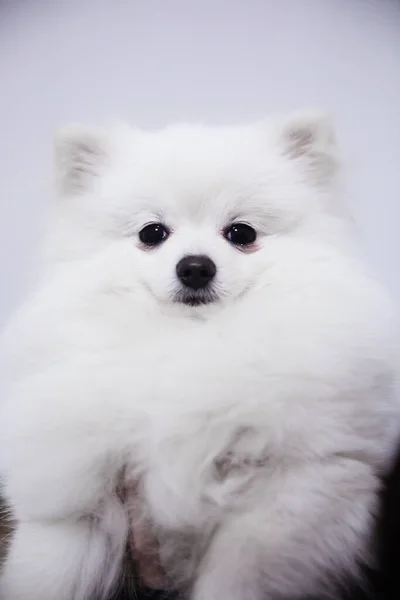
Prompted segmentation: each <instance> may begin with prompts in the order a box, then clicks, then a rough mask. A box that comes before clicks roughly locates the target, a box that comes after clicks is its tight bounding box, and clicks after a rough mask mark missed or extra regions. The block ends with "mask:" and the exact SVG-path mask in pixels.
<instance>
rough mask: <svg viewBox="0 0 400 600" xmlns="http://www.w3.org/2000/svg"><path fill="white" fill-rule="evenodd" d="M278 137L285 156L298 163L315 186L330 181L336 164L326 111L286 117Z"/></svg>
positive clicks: (331, 126) (335, 169)
mask: <svg viewBox="0 0 400 600" xmlns="http://www.w3.org/2000/svg"><path fill="white" fill-rule="evenodd" d="M279 135H280V141H281V147H282V151H283V153H284V155H285V156H287V157H289V158H290V159H292V160H301V161H302V166H303V167H304V168H305V169H306V172H307V173H308V174H309V175H310V177H311V179H312V180H313V181H314V182H315V183H317V184H327V183H330V182H331V180H332V178H333V177H334V175H335V174H336V171H337V166H338V161H337V145H336V139H335V131H334V126H333V120H332V117H331V115H330V114H329V113H328V112H325V111H320V110H310V111H304V112H299V113H294V114H292V115H289V117H288V118H287V119H285V120H284V121H283V123H282V124H281V127H280V133H279Z"/></svg>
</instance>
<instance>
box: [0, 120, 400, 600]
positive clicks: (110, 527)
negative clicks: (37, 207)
mask: <svg viewBox="0 0 400 600" xmlns="http://www.w3.org/2000/svg"><path fill="white" fill-rule="evenodd" d="M335 154H336V151H335V142H334V135H333V130H332V125H331V122H330V119H329V118H328V117H327V116H326V115H324V114H320V113H317V112H309V113H305V114H295V115H292V116H289V117H287V118H282V119H281V118H274V119H271V120H270V121H266V122H261V123H257V124H254V125H248V126H237V127H231V128H206V127H202V126H186V125H182V126H176V127H171V128H167V129H165V130H163V131H160V132H143V131H140V130H135V129H130V128H128V127H127V126H122V125H121V126H120V125H118V126H115V127H110V128H104V129H91V128H84V127H67V128H66V129H64V130H62V131H60V133H59V135H58V137H57V141H56V161H57V178H58V183H59V188H60V200H59V202H58V204H57V206H56V209H55V215H54V219H53V221H52V227H51V232H50V235H49V239H48V241H47V246H46V248H47V255H46V257H47V258H46V261H45V265H44V269H43V273H42V278H41V281H40V283H39V285H38V287H37V290H36V292H35V293H34V294H33V295H32V297H31V298H30V299H29V301H28V303H27V304H26V306H25V307H24V308H23V309H22V310H21V311H20V314H19V315H18V316H17V318H16V319H15V320H14V322H13V324H12V325H11V326H10V329H9V331H8V340H7V344H8V346H9V348H8V351H9V352H10V354H11V356H12V359H13V384H12V388H11V392H10V394H9V396H8V397H7V398H6V399H5V400H4V402H3V403H2V408H1V411H2V412H1V435H0V456H1V462H2V465H1V466H2V477H3V479H4V482H5V493H6V497H7V499H8V501H9V503H10V505H11V508H12V510H13V513H14V516H15V518H16V520H17V523H18V525H17V530H16V533H15V535H14V537H13V539H12V543H11V548H10V552H9V555H8V559H7V562H6V565H5V569H4V573H3V575H2V579H1V583H0V590H1V592H0V593H1V599H2V600H71V599H73V600H89V599H91V598H94V597H96V598H106V597H107V595H108V594H109V593H110V590H111V589H112V588H113V586H114V585H115V584H116V582H117V580H118V577H119V574H120V571H121V565H122V559H123V555H124V552H125V547H126V540H127V535H128V531H129V527H130V526H131V524H130V522H129V514H128V513H129V511H128V510H127V503H126V502H124V501H123V499H122V497H121V494H120V490H121V489H122V488H124V487H125V486H133V485H134V486H136V490H137V498H136V499H135V502H136V505H135V511H134V514H135V515H136V516H135V519H138V518H139V519H143V522H144V523H148V524H149V526H151V527H152V528H153V533H154V535H155V536H156V537H157V539H158V541H159V543H160V557H161V560H162V564H163V566H164V568H165V570H166V572H167V574H168V575H169V577H170V579H171V581H172V583H173V585H175V586H177V587H178V588H180V589H181V590H184V591H186V593H188V594H189V596H190V598H191V599H192V600H263V599H275V598H283V597H295V596H298V595H301V594H304V595H306V594H308V593H311V592H312V593H316V592H318V591H319V590H320V591H324V592H326V590H328V591H329V590H330V589H333V588H334V586H335V585H336V583H337V580H338V579H340V575H341V573H343V576H345V575H347V574H348V573H351V574H352V575H353V576H354V577H357V573H358V567H359V565H363V564H365V563H367V562H368V560H369V542H370V538H371V533H372V524H373V520H374V512H375V509H376V502H377V494H378V491H379V478H380V475H381V470H382V469H383V468H384V467H385V468H386V466H387V464H388V461H389V460H390V457H391V454H392V452H393V449H394V448H393V446H394V440H395V437H396V436H397V433H398V421H399V404H398V400H397V397H396V363H397V349H396V343H395V342H396V333H397V329H396V327H397V325H396V315H395V310H394V309H393V306H392V303H391V301H390V299H389V298H388V297H387V296H386V294H385V292H384V291H383V290H382V289H381V288H380V286H379V285H378V284H377V283H376V282H375V281H374V280H373V279H372V278H371V277H370V276H369V275H368V273H367V272H366V270H365V268H364V266H363V264H362V261H361V259H360V258H359V257H358V256H357V249H356V247H355V245H354V237H355V236H354V232H353V229H352V225H351V221H350V219H349V218H348V216H347V213H346V211H345V210H344V209H343V207H342V206H341V203H340V200H339V198H338V194H337V191H336V187H337V186H336V185H335V174H336V164H337V163H336V156H335ZM128 504H129V503H128ZM138 514H139V517H138ZM150 524H151V525H150Z"/></svg>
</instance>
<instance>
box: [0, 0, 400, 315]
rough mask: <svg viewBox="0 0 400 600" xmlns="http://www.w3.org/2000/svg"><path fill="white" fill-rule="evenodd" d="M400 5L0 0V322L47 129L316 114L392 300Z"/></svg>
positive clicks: (34, 223) (399, 183)
mask: <svg viewBox="0 0 400 600" xmlns="http://www.w3.org/2000/svg"><path fill="white" fill-rule="evenodd" d="M399 92H400V3H399V2H397V1H395V0H392V1H391V0H375V1H372V0H370V1H368V0H264V1H262V0H259V1H257V0H241V1H238V0H192V1H191V0H181V1H179V0H136V1H135V0H124V1H122V0H108V1H107V0H75V1H74V0H64V1H60V0H47V1H45V0H12V1H11V0H0V202H1V205H0V239H1V249H2V252H1V258H0V281H1V294H0V324H1V323H2V322H3V321H4V319H5V317H6V316H7V314H8V313H9V312H10V310H11V309H12V307H13V306H14V305H15V303H16V302H18V301H19V299H20V298H21V297H23V293H24V289H25V288H26V285H27V282H28V273H29V272H30V270H31V266H32V263H33V260H32V257H33V256H35V253H34V250H35V248H36V246H37V243H38V239H39V237H40V232H41V229H42V223H43V214H44V212H45V211H44V209H45V208H46V206H47V205H48V203H49V202H51V201H52V187H51V186H52V173H51V141H52V140H51V138H52V130H53V128H54V127H55V126H56V125H57V124H58V123H60V122H64V121H70V120H73V121H74V120H82V121H93V122H97V121H101V120H103V119H108V118H109V117H114V116H116V117H123V118H126V119H128V120H129V121H130V122H133V123H137V124H139V125H144V126H151V127H153V126H158V125H162V124H164V123H167V122H170V121H176V120H188V119H194V120H208V121H212V122H228V121H241V120H249V119H253V118H259V117H262V116H263V115H265V114H267V113H268V112H270V111H275V110H279V111H282V110H285V109H290V108H296V107H301V106H309V105H311V106H315V105H316V106H320V105H322V106H326V107H328V108H331V109H332V110H333V112H334V115H335V117H336V119H337V124H338V130H339V135H340V139H341V144H342V147H343V152H344V157H345V164H346V169H347V173H346V177H347V180H348V190H349V195H350V199H351V201H352V203H353V207H354V212H355V215H356V218H357V220H358V222H359V223H360V227H361V230H362V232H363V233H364V235H365V238H366V243H367V250H368V252H369V254H370V256H371V258H372V260H373V261H374V263H375V265H376V267H377V271H378V273H380V274H381V276H382V277H383V278H384V280H385V281H386V282H387V284H388V285H389V287H391V289H392V290H393V291H394V292H395V294H397V296H398V298H400V277H399V273H398V261H399V258H400V241H399V235H398V227H399V224H398V221H399V217H400V208H399V204H400V93H399Z"/></svg>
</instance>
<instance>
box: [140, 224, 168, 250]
mask: <svg viewBox="0 0 400 600" xmlns="http://www.w3.org/2000/svg"><path fill="white" fill-rule="evenodd" d="M168 236H169V231H168V229H167V228H166V227H164V225H161V223H151V224H150V225H146V227H143V229H142V230H141V231H140V232H139V239H140V241H141V242H142V244H144V245H145V246H158V245H159V244H161V242H164V241H165V240H166V239H167V237H168Z"/></svg>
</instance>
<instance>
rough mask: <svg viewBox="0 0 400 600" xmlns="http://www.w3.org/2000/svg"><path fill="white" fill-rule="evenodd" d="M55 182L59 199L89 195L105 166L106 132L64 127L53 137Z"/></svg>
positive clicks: (73, 126)
mask: <svg viewBox="0 0 400 600" xmlns="http://www.w3.org/2000/svg"><path fill="white" fill-rule="evenodd" d="M54 158H55V169H56V180H57V184H58V187H59V190H60V193H61V194H62V195H69V194H81V193H84V192H86V191H89V190H90V189H91V188H92V187H93V185H94V183H95V180H96V178H97V177H99V175H101V173H102V172H103V170H104V168H105V167H106V166H107V164H108V162H109V143H108V136H107V132H106V131H105V130H103V129H96V128H91V127H85V126H81V125H67V126H64V127H62V128H60V129H58V131H56V134H55V137H54Z"/></svg>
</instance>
